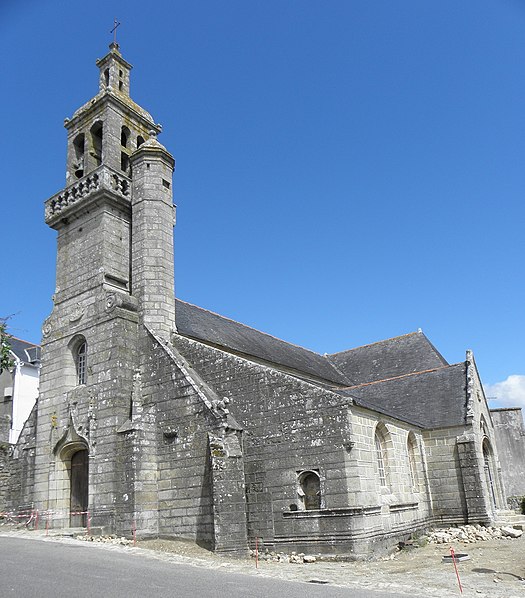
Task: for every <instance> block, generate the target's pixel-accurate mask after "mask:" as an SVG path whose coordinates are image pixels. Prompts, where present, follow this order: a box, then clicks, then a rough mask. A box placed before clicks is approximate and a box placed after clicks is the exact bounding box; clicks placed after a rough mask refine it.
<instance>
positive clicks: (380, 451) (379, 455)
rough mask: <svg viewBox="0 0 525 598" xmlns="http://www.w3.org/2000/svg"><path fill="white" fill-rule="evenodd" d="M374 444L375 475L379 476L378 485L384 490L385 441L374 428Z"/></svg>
mask: <svg viewBox="0 0 525 598" xmlns="http://www.w3.org/2000/svg"><path fill="white" fill-rule="evenodd" d="M374 443H375V447H376V460H377V473H378V476H379V483H380V484H381V487H383V488H386V486H387V477H386V466H387V455H386V440H385V436H384V434H383V433H382V431H381V430H380V429H379V427H377V428H376V431H375V434H374Z"/></svg>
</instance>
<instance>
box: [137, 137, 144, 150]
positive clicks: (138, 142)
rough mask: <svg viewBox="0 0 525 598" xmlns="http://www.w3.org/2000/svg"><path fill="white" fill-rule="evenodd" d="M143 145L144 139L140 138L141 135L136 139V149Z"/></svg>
mask: <svg viewBox="0 0 525 598" xmlns="http://www.w3.org/2000/svg"><path fill="white" fill-rule="evenodd" d="M143 143H144V137H142V135H139V136H138V137H137V149H138V148H139V147H140V146H141V145H142V144H143Z"/></svg>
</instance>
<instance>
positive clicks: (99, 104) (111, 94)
mask: <svg viewBox="0 0 525 598" xmlns="http://www.w3.org/2000/svg"><path fill="white" fill-rule="evenodd" d="M112 103H113V104H116V105H117V107H118V108H120V109H121V110H122V111H123V112H125V113H127V114H128V115H131V116H133V117H134V118H136V119H137V120H138V121H139V122H141V123H142V124H143V125H144V127H146V128H147V129H153V130H154V131H156V132H157V133H160V132H161V130H162V126H161V125H159V124H155V122H154V120H153V117H152V116H151V114H150V113H149V112H147V111H146V110H144V109H143V108H141V107H140V106H139V105H138V104H136V103H135V102H134V101H133V100H132V99H131V98H129V97H128V96H125V95H124V94H120V93H117V92H115V91H113V90H112V89H111V88H107V89H106V90H104V91H103V92H100V93H98V94H97V95H96V96H95V97H94V98H92V99H91V100H89V102H86V103H85V104H84V105H83V106H81V107H80V108H79V109H78V110H77V111H76V112H75V113H74V114H73V116H72V117H71V118H66V119H65V120H64V126H65V127H66V129H68V130H71V129H73V128H76V127H78V126H79V123H80V122H81V121H83V120H90V119H92V118H93V117H95V115H96V113H97V112H100V111H101V109H102V108H104V107H105V105H106V104H112Z"/></svg>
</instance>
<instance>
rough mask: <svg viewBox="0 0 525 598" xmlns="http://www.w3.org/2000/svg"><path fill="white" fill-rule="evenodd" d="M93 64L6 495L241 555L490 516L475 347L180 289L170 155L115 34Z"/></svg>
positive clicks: (57, 520)
mask: <svg viewBox="0 0 525 598" xmlns="http://www.w3.org/2000/svg"><path fill="white" fill-rule="evenodd" d="M97 65H98V67H99V69H100V75H99V93H98V94H97V95H96V96H95V97H94V98H93V99H92V100H90V101H89V102H88V103H86V104H85V105H84V106H82V107H81V108H79V109H78V110H77V111H76V112H75V113H74V114H73V116H72V118H71V119H66V121H65V126H66V129H67V131H68V153H67V156H68V157H67V167H66V171H67V174H66V187H65V189H63V190H62V191H60V192H59V193H57V194H56V195H54V196H53V197H51V198H50V199H49V200H48V201H47V202H46V210H45V218H46V223H47V224H48V225H49V226H50V227H51V228H53V229H54V230H56V231H57V233H58V236H57V269H56V272H57V279H56V293H55V295H54V307H53V311H52V313H51V315H50V316H49V318H48V319H47V320H46V321H45V322H44V326H43V341H42V371H41V384H40V397H39V400H38V403H37V406H36V408H35V409H33V411H32V414H31V416H30V417H29V419H28V421H27V422H26V425H25V427H24V430H23V431H22V434H21V435H20V440H19V442H18V444H17V446H16V448H15V449H14V451H13V460H12V462H11V467H12V470H11V479H12V480H13V484H12V486H11V487H10V494H9V500H10V503H11V505H13V506H16V505H19V504H27V503H33V504H34V505H35V508H37V509H40V510H43V511H46V517H47V518H48V522H49V525H50V526H51V527H67V526H70V525H71V526H79V525H85V524H86V522H87V516H88V515H87V514H88V512H89V517H90V520H91V524H92V526H93V527H94V528H95V527H98V528H99V529H104V530H107V531H108V532H110V533H118V534H131V530H132V529H134V528H136V532H137V535H139V536H143V537H145V536H164V537H183V538H188V539H193V540H195V541H197V542H199V543H201V544H203V545H207V546H210V547H212V548H214V549H215V550H217V551H224V552H238V553H246V551H247V549H248V547H249V546H250V545H251V546H253V545H254V543H255V539H256V538H259V539H261V541H262V542H263V544H264V545H265V546H267V547H271V548H275V549H278V550H296V551H315V552H324V553H340V552H346V553H352V554H354V555H356V556H364V555H367V554H370V553H372V552H375V551H380V550H382V549H384V548H385V547H387V546H391V545H392V544H395V543H396V542H397V541H399V540H401V539H406V538H407V537H408V536H410V534H411V533H413V532H415V531H417V530H420V529H423V528H426V527H428V526H430V525H435V524H461V523H490V522H492V521H494V520H495V519H496V517H497V515H498V510H500V509H504V508H505V506H506V501H505V492H504V489H503V485H502V483H501V476H500V462H499V459H498V454H497V449H496V443H495V434H494V426H493V424H492V420H491V416H490V412H489V409H488V407H487V402H486V398H485V395H484V392H483V387H482V385H481V382H480V378H479V374H478V371H477V368H476V365H475V363H474V358H473V356H472V353H471V352H467V356H466V359H465V361H462V362H461V363H458V364H452V365H450V364H448V363H447V362H446V360H445V359H444V358H443V357H442V356H441V355H440V353H439V352H438V351H437V350H436V349H435V347H433V345H432V344H431V343H430V342H429V340H428V339H427V338H426V337H425V335H424V334H423V333H422V332H415V333H412V334H407V335H404V336H400V337H397V338H394V339H389V340H386V341H381V342H378V343H374V344H371V345H367V346H364V347H359V348H357V349H352V350H349V351H343V352H341V353H337V354H333V355H319V354H317V353H314V352H312V351H309V350H307V349H304V348H302V347H298V346H295V345H292V344H290V343H286V342H284V341H281V340H279V339H277V338H274V337H272V336H270V335H267V334H264V333H262V332H259V331H257V330H254V329H252V328H249V327H248V326H244V325H243V324H240V323H238V322H235V321H232V320H230V319H228V318H225V317H223V316H220V315H217V314H214V313H212V312H210V311H207V310H205V309H202V308H200V307H197V306H195V305H191V304H189V303H185V302H183V301H180V300H176V299H175V293H174V251H173V223H174V207H173V202H172V188H173V185H172V174H173V169H174V159H173V157H172V156H171V155H170V153H169V152H168V151H167V150H166V148H164V147H163V146H162V145H161V144H160V143H159V142H158V141H157V139H156V136H157V134H158V133H159V132H160V125H158V124H155V121H154V120H153V118H152V117H151V115H150V114H149V113H148V112H146V111H145V110H144V109H142V108H141V107H140V106H138V105H137V104H135V102H133V101H132V100H131V98H130V97H129V80H130V70H131V65H130V64H129V63H127V62H126V61H125V60H124V59H123V58H122V55H121V54H120V52H119V49H118V45H117V44H115V43H113V44H111V46H110V52H109V53H108V54H107V55H106V56H105V57H104V58H102V59H101V60H99V61H97ZM64 91H65V92H67V90H64ZM203 217H206V216H205V215H203ZM195 242H198V238H196V239H195Z"/></svg>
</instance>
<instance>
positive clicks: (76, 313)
mask: <svg viewBox="0 0 525 598" xmlns="http://www.w3.org/2000/svg"><path fill="white" fill-rule="evenodd" d="M85 311H86V309H85V307H84V306H83V305H82V303H77V304H76V305H75V307H74V308H73V311H72V312H71V315H70V316H69V321H70V322H71V323H72V324H73V323H74V322H78V321H79V320H80V319H81V318H82V316H83V315H84V312H85Z"/></svg>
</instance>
